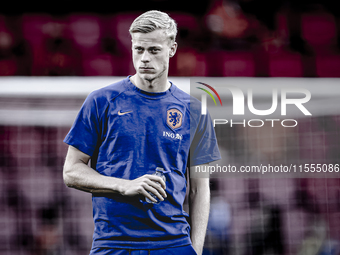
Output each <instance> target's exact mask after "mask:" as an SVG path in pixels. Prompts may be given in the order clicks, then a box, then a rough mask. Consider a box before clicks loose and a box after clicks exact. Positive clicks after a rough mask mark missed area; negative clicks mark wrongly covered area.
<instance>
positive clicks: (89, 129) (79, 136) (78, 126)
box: [64, 92, 100, 156]
mask: <svg viewBox="0 0 340 255" xmlns="http://www.w3.org/2000/svg"><path fill="white" fill-rule="evenodd" d="M99 138H100V122H99V116H98V107H97V102H96V99H95V95H94V92H92V93H91V94H90V95H89V96H88V97H87V98H86V100H85V102H84V104H83V105H82V107H81V109H80V111H79V113H78V115H77V117H76V119H75V121H74V123H73V125H72V127H71V129H70V131H69V133H68V134H67V135H66V137H65V139H64V142H65V143H66V144H68V145H72V146H73V147H76V148H77V149H78V150H80V151H82V152H84V153H85V154H87V155H89V156H92V155H93V153H94V151H95V149H96V146H97V143H98V139H99Z"/></svg>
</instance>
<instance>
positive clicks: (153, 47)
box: [134, 45, 162, 50]
mask: <svg viewBox="0 0 340 255" xmlns="http://www.w3.org/2000/svg"><path fill="white" fill-rule="evenodd" d="M137 48H142V49H145V47H143V46H141V45H135V46H134V49H137ZM147 49H148V50H153V49H162V46H150V47H148V48H147Z"/></svg>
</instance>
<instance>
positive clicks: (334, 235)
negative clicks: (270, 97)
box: [0, 0, 340, 255]
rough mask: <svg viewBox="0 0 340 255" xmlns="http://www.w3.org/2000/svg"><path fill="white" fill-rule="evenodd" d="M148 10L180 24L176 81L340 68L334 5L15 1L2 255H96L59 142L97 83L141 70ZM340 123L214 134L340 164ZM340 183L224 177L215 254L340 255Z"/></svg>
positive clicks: (1, 30)
mask: <svg viewBox="0 0 340 255" xmlns="http://www.w3.org/2000/svg"><path fill="white" fill-rule="evenodd" d="M116 5H117V6H116ZM150 9H158V10H162V11H166V12H168V13H169V14H170V15H171V16H172V17H173V18H174V19H175V20H176V21H177V22H178V26H179V34H178V38H177V41H178V43H179V49H178V52H177V54H176V56H175V57H174V58H173V59H172V60H171V62H170V63H171V66H170V76H171V77H172V79H173V80H174V81H178V82H179V83H181V82H183V83H186V82H187V79H188V77H192V76H198V77H239V78H240V81H241V80H242V79H244V78H245V77H250V79H262V78H266V79H270V78H271V77H284V78H287V77H288V79H289V78H292V79H293V78H295V79H304V80H306V83H307V84H308V81H310V79H313V80H318V81H319V80H320V87H321V88H322V85H323V81H324V79H336V81H337V80H338V79H337V78H338V77H339V76H340V55H339V49H340V48H339V43H340V40H339V36H340V19H339V10H340V9H339V8H338V6H337V4H336V2H335V1H288V0H281V1H266V0H234V1H203V0H201V1H186V2H184V1H167V0H154V1H143V2H141V1H138V2H131V1H130V2H126V3H124V2H122V3H119V4H115V3H113V4H112V6H111V7H110V6H107V4H106V3H104V2H101V1H96V3H91V4H86V3H84V4H82V6H81V7H80V6H76V7H73V9H72V8H70V7H67V10H66V9H65V8H64V6H62V5H58V6H56V4H54V5H51V4H47V3H46V4H43V5H41V4H40V5H35V4H34V3H32V2H30V3H26V4H23V5H20V6H19V4H18V6H15V3H12V4H11V7H10V8H8V9H6V8H3V9H2V10H1V15H0V75H1V76H3V77H1V78H0V91H1V94H0V105H1V108H0V137H1V139H0V144H1V145H0V183H1V185H0V204H1V207H0V254H11V255H13V254H25V255H26V254H79V255H80V254H87V253H88V251H89V249H90V245H91V235H92V231H93V223H92V209H91V196H90V195H89V194H86V193H82V192H80V191H76V190H72V189H68V188H66V187H65V185H64V184H63V180H62V166H63V161H64V157H65V153H66V149H67V147H66V145H64V144H63V143H62V140H63V138H64V136H65V135H66V133H67V131H68V129H69V127H70V119H72V118H73V117H74V115H73V114H74V113H75V112H76V111H77V110H78V109H79V107H80V105H81V104H82V101H83V100H84V98H85V96H86V94H87V93H88V92H89V91H90V90H91V89H94V88H96V87H101V86H104V85H106V84H109V83H110V82H111V81H114V80H117V79H119V78H121V77H124V76H126V75H129V74H132V73H133V68H132V65H131V61H130V60H131V55H130V38H129V35H128V33H127V30H128V27H129V25H130V24H131V21H132V20H133V19H134V18H135V17H136V16H137V15H139V14H140V13H142V12H143V11H146V10H150ZM51 76H53V77H51ZM56 76H57V77H56ZM93 76H95V77H93ZM242 81H243V80H242ZM328 107H332V105H329V106H328ZM339 125H340V114H339V115H337V114H331V115H329V114H328V115H318V116H313V117H310V118H304V119H301V120H299V127H298V128H297V129H294V132H293V131H287V130H284V129H282V128H281V127H278V128H273V129H270V130H267V129H256V130H255V131H254V130H253V129H250V128H243V127H241V128H240V127H237V128H233V129H220V128H216V132H217V135H218V139H219V144H220V147H221V150H222V151H223V155H224V156H225V158H226V159H228V160H230V162H238V163H240V162H248V163H249V162H258V161H265V162H276V163H278V162H282V163H290V162H291V160H294V162H296V160H298V161H299V162H303V163H334V164H335V163H339V152H340V150H339V149H340V148H339V144H340V143H339V142H340V134H339ZM339 185H340V184H339V179H310V178H309V179H306V178H304V179H296V178H294V179H293V178H287V179H282V178H280V179H241V178H238V179H228V178H223V179H213V180H212V182H211V188H212V210H211V219H210V221H209V230H208V234H207V239H206V244H205V252H206V254H237V255H247V254H253V255H257V254H339V242H340V213H339V212H340V191H339Z"/></svg>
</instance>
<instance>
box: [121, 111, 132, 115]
mask: <svg viewBox="0 0 340 255" xmlns="http://www.w3.org/2000/svg"><path fill="white" fill-rule="evenodd" d="M130 112H132V111H128V112H121V111H119V112H118V115H119V116H121V115H124V114H127V113H130Z"/></svg>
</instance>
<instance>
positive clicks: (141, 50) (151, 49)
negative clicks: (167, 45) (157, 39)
mask: <svg viewBox="0 0 340 255" xmlns="http://www.w3.org/2000/svg"><path fill="white" fill-rule="evenodd" d="M144 50H145V49H144V48H143V47H139V46H138V47H135V51H136V52H137V53H138V54H142V53H143V52H144ZM148 51H149V52H150V53H151V54H157V53H159V52H160V51H161V49H160V48H157V47H151V48H149V49H148Z"/></svg>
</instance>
